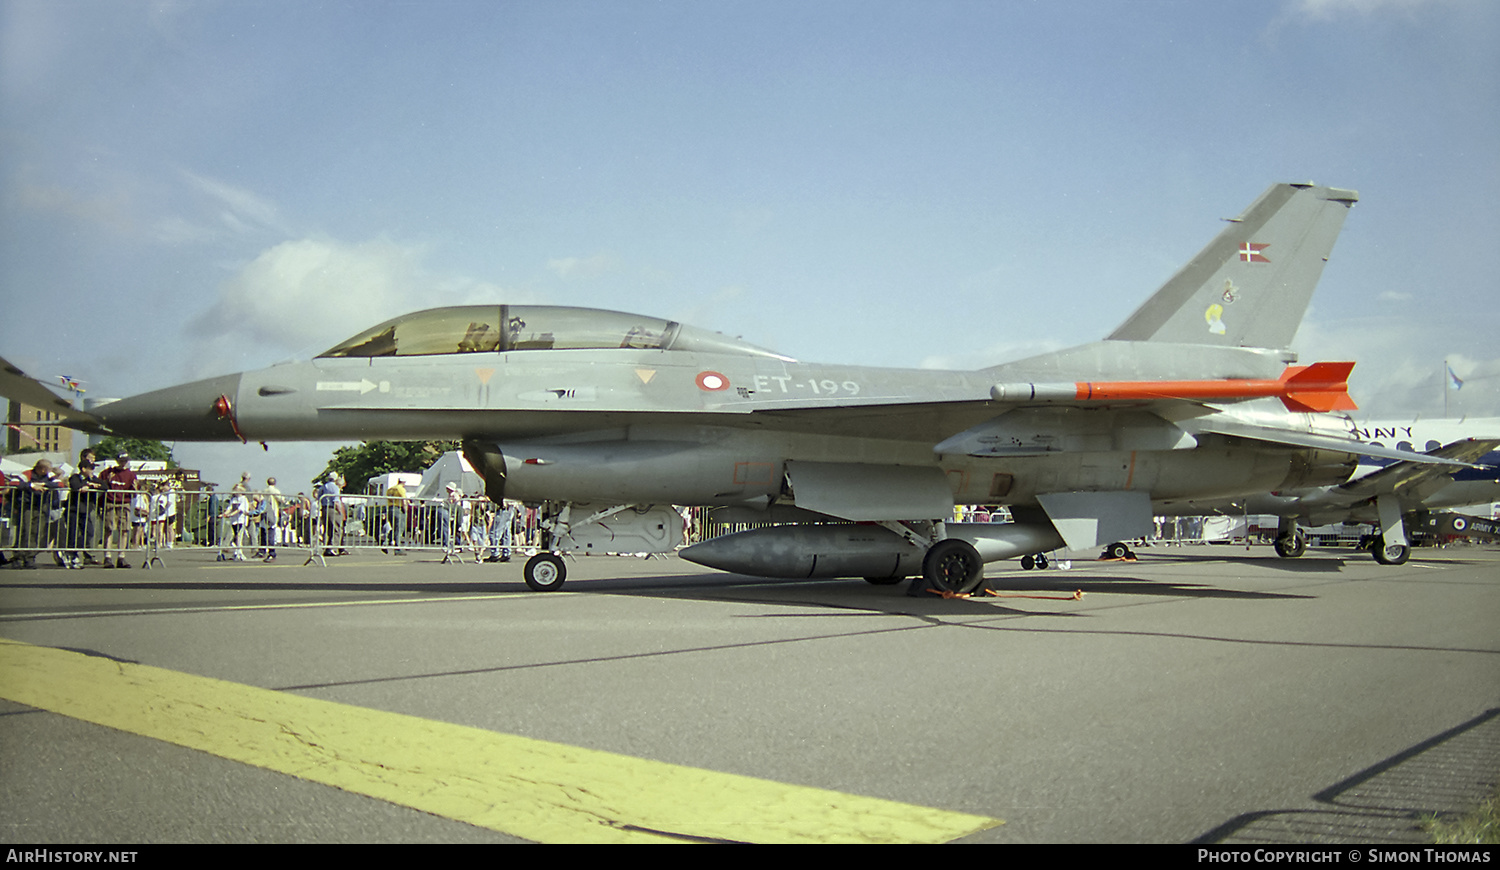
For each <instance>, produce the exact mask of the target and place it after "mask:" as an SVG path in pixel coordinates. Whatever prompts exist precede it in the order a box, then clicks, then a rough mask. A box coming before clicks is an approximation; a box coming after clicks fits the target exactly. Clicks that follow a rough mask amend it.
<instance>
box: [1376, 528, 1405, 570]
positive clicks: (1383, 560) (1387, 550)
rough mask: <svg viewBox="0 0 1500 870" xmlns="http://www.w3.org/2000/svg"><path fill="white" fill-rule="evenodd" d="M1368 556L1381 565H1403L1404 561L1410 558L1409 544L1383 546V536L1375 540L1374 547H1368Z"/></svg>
mask: <svg viewBox="0 0 1500 870" xmlns="http://www.w3.org/2000/svg"><path fill="white" fill-rule="evenodd" d="M1370 555H1372V556H1374V557H1375V561H1376V562H1378V563H1380V564H1381V565H1405V564H1406V560H1407V559H1410V558H1411V545H1410V544H1393V545H1391V546H1389V547H1387V546H1386V544H1385V536H1384V535H1382V536H1381V537H1379V538H1377V539H1376V540H1375V545H1374V546H1372V547H1370Z"/></svg>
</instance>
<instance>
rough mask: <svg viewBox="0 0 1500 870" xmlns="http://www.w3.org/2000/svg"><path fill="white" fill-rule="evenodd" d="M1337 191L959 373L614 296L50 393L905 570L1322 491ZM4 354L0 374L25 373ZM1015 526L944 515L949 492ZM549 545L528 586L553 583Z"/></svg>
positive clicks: (743, 545)
mask: <svg viewBox="0 0 1500 870" xmlns="http://www.w3.org/2000/svg"><path fill="white" fill-rule="evenodd" d="M1357 199H1358V196H1357V194H1355V193H1354V192H1352V191H1346V190H1339V189H1336V188H1328V187H1318V186H1315V185H1312V184H1278V185H1273V186H1272V187H1270V188H1269V189H1268V190H1267V191H1266V192H1265V193H1264V194H1262V195H1261V197H1260V198H1259V199H1257V200H1256V201H1255V202H1254V203H1253V204H1252V205H1251V206H1250V208H1249V209H1248V210H1247V211H1246V212H1245V213H1244V214H1242V215H1241V216H1240V217H1238V218H1234V219H1232V220H1231V221H1229V224H1228V226H1227V227H1225V228H1224V229H1223V231H1222V232H1221V233H1220V234H1219V235H1218V236H1217V237H1216V238H1215V239H1214V240H1213V241H1212V242H1210V243H1209V245H1208V246H1207V247H1206V248H1204V249H1203V251H1201V252H1200V253H1199V254H1198V255H1197V256H1196V257H1194V258H1193V259H1192V260H1191V261H1190V262H1189V263H1188V264H1187V265H1186V266H1184V267H1183V268H1182V269H1181V270H1180V271H1179V272H1178V273H1177V274H1176V275H1175V276H1173V277H1172V278H1171V279H1170V280H1169V281H1168V282H1167V283H1166V284H1165V285H1163V286H1162V287H1161V288H1160V289H1159V290H1158V291H1157V292H1156V293H1155V294H1154V295H1152V296H1151V297H1150V298H1149V299H1148V300H1147V301H1146V302H1145V304H1143V305H1142V306H1141V307H1140V308H1139V309H1138V310H1137V311H1136V312H1135V313H1134V314H1132V315H1131V316H1130V317H1129V318H1128V319H1127V320H1126V321H1125V322H1124V323H1123V324H1122V325H1121V326H1120V327H1119V328H1117V329H1116V330H1115V331H1114V332H1113V333H1111V334H1110V335H1109V336H1108V338H1106V339H1105V340H1103V341H1099V342H1095V343H1092V344H1087V345H1083V346H1080V347H1076V348H1072V349H1070V350H1064V351H1060V352H1057V353H1050V354H1045V355H1042V356H1038V357H1032V358H1030V359H1025V360H1021V361H1018V362H1014V363H1008V364H1005V365H999V366H994V367H990V368H986V369H979V370H975V371H931V370H912V369H884V368H869V367H854V366H838V365H821V364H812V363H802V362H798V361H796V360H794V359H791V358H789V357H786V356H782V355H780V354H777V353H774V352H772V351H769V350H765V349H763V348H759V347H755V346H752V345H749V344H746V343H744V342H741V341H738V340H735V339H731V338H727V337H725V336H723V335H720V334H716V333H709V332H705V331H702V330H697V329H694V328H692V327H690V326H685V325H682V324H679V323H676V322H672V321H667V320H661V319H656V318H650V317H643V316H638V315H633V314H624V313H619V312H610V311H598V310H590V309H578V308H562V307H547V306H509V305H493V306H471V307H462V308H443V309H434V310H429V311H422V312H417V313H414V314H410V315H406V316H404V317H400V318H396V319H394V320H391V321H388V322H386V323H382V324H380V325H378V326H375V327H373V328H371V329H368V330H366V331H364V332H361V333H359V334H358V335H355V336H353V337H352V338H350V339H348V340H347V341H344V342H342V343H340V344H338V345H337V346H335V347H333V348H330V349H329V350H328V351H326V352H324V353H323V354H321V355H319V356H318V357H316V358H315V359H312V360H310V361H305V362H293V363H284V364H281V365H276V366H272V367H270V368H267V369H262V370H259V371H251V372H244V373H239V374H231V375H224V376H221V377H214V378H208V379H206V380H201V381H196V382H194V383H190V384H185V385H182V386H178V387H172V388H169V389H165V390H158V391H155V392H151V393H146V394H142V395H139V396H135V397H131V398H127V399H123V400H120V401H117V402H113V403H110V404H107V405H103V406H100V407H98V408H96V409H95V410H94V412H93V414H94V416H92V417H90V416H86V415H79V414H74V415H73V416H72V418H71V419H72V421H73V422H74V423H75V424H76V425H80V426H85V427H87V426H97V427H103V428H107V429H108V430H110V431H114V432H120V433H124V434H130V435H138V436H142V437H152V438H160V439H164V440H216V439H233V438H238V439H241V440H246V439H248V440H316V439H327V440H344V439H351V438H398V439H399V438H410V439H426V438H461V439H462V440H463V445H464V448H463V449H464V452H465V454H466V456H467V457H468V459H469V461H470V463H471V464H472V465H473V466H474V467H475V468H476V469H477V470H479V471H480V473H481V474H482V475H483V477H484V478H485V481H486V489H487V494H488V495H489V496H490V497H491V498H493V499H496V500H498V499H499V498H501V497H502V496H503V497H509V498H513V499H519V500H522V501H527V502H545V503H546V504H547V505H548V506H549V517H548V519H547V525H546V528H547V529H548V530H549V531H550V533H551V542H550V545H549V546H550V548H551V549H553V550H556V551H563V552H567V551H589V550H601V551H603V550H610V551H626V552H639V551H653V550H656V551H667V550H670V549H672V547H673V546H674V545H675V544H676V543H677V529H678V528H680V526H679V519H678V516H677V514H676V512H675V510H674V509H673V508H672V507H671V506H672V505H702V506H715V507H722V508H727V509H729V510H730V511H731V512H732V513H734V514H737V515H739V516H742V517H744V518H745V519H746V521H750V522H756V523H784V524H782V525H773V526H768V527H765V528H758V529H752V530H748V531H744V532H740V533H737V534H733V535H727V536H723V537H720V538H716V539H714V540H711V541H706V542H703V543H700V544H697V545H694V546H693V547H689V548H687V549H685V550H684V551H683V553H682V555H683V557H684V558H687V559H691V560H693V561H696V562H699V563H701V564H704V565H708V566H711V567H717V568H722V569H726V570H731V571H739V572H746V573H754V574H761V575H769V576H785V577H837V576H863V577H866V578H868V579H871V580H874V581H883V580H889V581H892V582H894V581H895V580H898V579H900V578H902V577H906V576H911V575H913V574H921V575H922V577H923V578H924V579H925V581H926V582H927V583H928V584H930V585H931V586H932V587H934V588H936V589H938V590H941V591H945V592H952V593H966V592H969V591H971V590H973V589H974V588H976V587H977V586H978V585H979V583H980V582H981V581H982V569H983V564H984V563H985V562H988V561H993V560H997V559H1004V558H1009V557H1012V556H1016V555H1021V554H1026V553H1035V552H1040V551H1043V550H1048V549H1053V548H1056V547H1059V546H1062V545H1063V544H1066V545H1067V546H1068V547H1069V548H1081V547H1090V546H1096V545H1098V544H1100V543H1102V542H1111V541H1118V540H1124V539H1129V538H1133V537H1138V536H1140V535H1143V534H1145V533H1146V532H1147V531H1148V530H1149V528H1150V527H1151V521H1152V520H1151V518H1152V516H1153V513H1154V506H1155V505H1159V504H1161V503H1164V502H1181V501H1185V500H1203V501H1210V500H1226V499H1234V498H1239V497H1243V496H1245V495H1247V494H1251V493H1263V492H1271V491H1286V490H1293V489H1305V488H1312V487H1323V486H1335V485H1338V484H1342V483H1344V482H1345V481H1347V480H1348V479H1349V476H1350V474H1351V473H1353V472H1354V470H1355V466H1356V456H1358V455H1368V456H1376V457H1385V458H1389V459H1410V460H1412V461H1421V462H1424V463H1436V464H1444V463H1446V464H1448V465H1456V464H1458V463H1457V462H1456V461H1455V460H1451V459H1446V458H1443V457H1423V458H1421V459H1420V460H1417V459H1412V454H1411V453H1409V452H1404V451H1398V450H1396V449H1395V448H1391V447H1376V446H1375V445H1373V444H1369V443H1366V442H1362V441H1360V440H1358V439H1357V438H1355V437H1354V435H1353V433H1352V432H1351V431H1350V428H1349V425H1348V423H1347V420H1346V419H1345V418H1342V417H1339V416H1336V415H1333V414H1328V413H1324V412H1328V411H1341V410H1350V409H1353V407H1354V404H1353V402H1352V401H1350V399H1349V397H1348V395H1347V392H1346V389H1347V388H1346V383H1347V377H1348V373H1349V369H1350V368H1351V367H1352V365H1353V364H1352V363H1319V364H1316V365H1312V366H1298V365H1294V363H1295V362H1296V358H1295V355H1294V354H1293V353H1291V352H1290V351H1289V350H1287V347H1288V345H1289V344H1290V342H1291V339H1292V337H1293V335H1294V334H1295V333H1296V330H1297V327H1298V325H1299V323H1300V322H1301V318H1302V315H1303V313H1304V312H1305V310H1306V308H1307V304H1308V300H1309V298H1310V297H1311V294H1312V292H1313V289H1314V287H1315V285H1316V283H1317V280H1318V278H1319V276H1320V275H1321V273H1322V269H1323V266H1324V263H1325V262H1326V260H1327V259H1328V256H1329V254H1330V251H1331V250H1332V247H1333V244H1334V240H1335V239H1336V238H1337V236H1338V232H1339V229H1340V228H1341V226H1342V224H1343V220H1344V217H1345V215H1346V213H1347V212H1348V210H1349V208H1350V207H1351V206H1352V205H1353V203H1354V202H1355V201H1356V200H1357ZM24 381H25V379H24V378H22V377H19V376H16V375H7V376H4V377H0V386H4V385H7V384H16V383H24ZM973 503H986V504H1007V505H1010V506H1011V509H1012V514H1013V516H1014V517H1015V518H1016V521H1015V522H1012V523H1005V524H993V525H992V524H960V523H953V522H949V521H948V520H949V518H951V516H952V512H953V506H954V505H955V504H973ZM565 575H566V569H565V567H564V563H563V562H562V560H561V559H560V558H559V557H558V556H557V555H556V554H555V553H552V552H548V553H542V554H539V555H537V556H536V557H533V558H532V559H531V560H530V561H529V562H528V563H527V566H526V570H525V576H526V580H527V583H528V584H530V585H531V586H532V587H533V588H536V589H555V588H558V587H559V586H560V585H561V584H562V582H563V579H564V577H565Z"/></svg>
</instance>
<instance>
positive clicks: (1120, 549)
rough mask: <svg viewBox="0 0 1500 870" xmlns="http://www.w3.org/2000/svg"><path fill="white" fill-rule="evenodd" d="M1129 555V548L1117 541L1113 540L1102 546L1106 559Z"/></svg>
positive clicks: (1122, 557) (1121, 557)
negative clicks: (1111, 542)
mask: <svg viewBox="0 0 1500 870" xmlns="http://www.w3.org/2000/svg"><path fill="white" fill-rule="evenodd" d="M1129 555H1131V553H1130V548H1129V547H1127V546H1125V545H1124V544H1122V543H1120V542H1119V541H1115V542H1114V543H1113V544H1110V545H1108V546H1106V547H1105V548H1104V558H1106V559H1124V558H1125V557H1127V556H1129Z"/></svg>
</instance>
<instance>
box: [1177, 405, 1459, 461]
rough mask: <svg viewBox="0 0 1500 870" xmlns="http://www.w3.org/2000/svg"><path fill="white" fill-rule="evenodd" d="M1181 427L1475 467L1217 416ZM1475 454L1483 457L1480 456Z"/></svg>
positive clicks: (1380, 456) (1430, 455) (1436, 453)
mask: <svg viewBox="0 0 1500 870" xmlns="http://www.w3.org/2000/svg"><path fill="white" fill-rule="evenodd" d="M1181 425H1182V426H1183V428H1185V429H1188V430H1189V431H1192V432H1194V433H1198V432H1202V433H1212V434H1215V435H1231V436H1235V437H1239V438H1250V439H1253V440H1255V441H1266V442H1269V443H1272V444H1285V445H1288V446H1292V447H1312V448H1316V449H1320V450H1336V451H1339V452H1341V453H1349V454H1352V455H1355V456H1369V457H1372V458H1375V459H1395V460H1397V461H1399V462H1410V463H1415V464H1428V465H1442V466H1450V467H1455V468H1474V467H1477V466H1475V465H1474V463H1473V462H1466V461H1464V460H1462V459H1453V458H1449V457H1447V456H1443V455H1439V454H1440V453H1441V452H1442V451H1433V452H1432V453H1413V452H1411V451H1410V450H1399V449H1397V448H1395V447H1384V446H1378V445H1375V444H1369V443H1366V442H1364V441H1356V440H1354V439H1352V438H1337V437H1334V436H1331V435H1318V434H1315V433H1312V432H1297V431H1293V430H1290V429H1277V428H1275V427H1272V426H1259V425H1256V424H1253V423H1244V422H1240V421H1238V420H1229V419H1224V418H1218V417H1202V418H1199V419H1196V420H1192V421H1190V422H1185V423H1183V424H1181ZM1479 455H1481V456H1482V455H1483V454H1482V453H1481V454H1479Z"/></svg>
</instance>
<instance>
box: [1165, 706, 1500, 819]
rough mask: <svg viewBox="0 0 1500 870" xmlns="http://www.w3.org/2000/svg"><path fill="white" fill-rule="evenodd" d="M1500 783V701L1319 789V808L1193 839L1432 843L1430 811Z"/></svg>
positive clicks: (1457, 810)
mask: <svg viewBox="0 0 1500 870" xmlns="http://www.w3.org/2000/svg"><path fill="white" fill-rule="evenodd" d="M1497 785H1500V708H1491V709H1489V710H1486V711H1485V712H1483V713H1481V714H1480V715H1478V716H1475V717H1474V718H1473V719H1470V720H1469V721H1467V722H1465V723H1463V724H1461V725H1458V726H1457V727H1454V728H1450V729H1449V730H1447V731H1444V732H1443V733H1441V734H1438V735H1436V736H1434V737H1431V738H1429V739H1427V740H1424V741H1422V742H1421V743H1418V744H1417V745H1415V746H1413V747H1411V748H1410V749H1407V750H1405V751H1403V752H1399V753H1397V754H1395V755H1393V756H1391V757H1390V758H1387V759H1385V760H1384V761H1381V762H1379V763H1378V764H1374V765H1371V766H1370V767H1368V768H1366V769H1364V770H1362V771H1360V772H1359V773H1356V774H1355V775H1354V776H1351V777H1349V778H1348V779H1346V780H1344V781H1343V782H1339V783H1335V784H1334V785H1332V786H1329V787H1328V788H1326V789H1324V790H1323V791H1320V792H1318V793H1317V794H1315V795H1313V796H1312V799H1313V800H1314V801H1315V802H1317V803H1318V804H1319V805H1320V808H1319V809H1300V810H1291V809H1288V810H1261V811H1257V812H1253V813H1245V814H1243V815H1239V816H1236V817H1234V818H1232V819H1230V820H1229V821H1227V822H1225V823H1224V824H1222V825H1220V826H1218V827H1217V828H1214V829H1213V830H1211V831H1208V832H1207V833H1205V834H1203V835H1202V836H1200V837H1198V838H1197V839H1195V840H1192V841H1191V842H1192V843H1194V844H1201V845H1208V844H1216V845H1231V844H1233V845H1240V844H1243V845H1250V844H1275V843H1331V844H1338V843H1360V844H1372V845H1388V844H1391V845H1394V844H1427V845H1430V844H1431V841H1430V840H1429V838H1428V837H1427V835H1426V833H1425V832H1424V831H1422V830H1421V828H1420V822H1421V820H1422V819H1423V818H1425V817H1428V816H1433V815H1436V816H1440V817H1448V818H1451V817H1455V816H1460V815H1463V814H1464V813H1467V812H1470V811H1471V810H1473V809H1474V807H1476V806H1478V805H1479V803H1480V802H1481V801H1483V800H1484V799H1485V798H1487V797H1488V796H1489V795H1490V794H1491V793H1492V792H1493V791H1494V789H1495V788H1496V786H1497Z"/></svg>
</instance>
